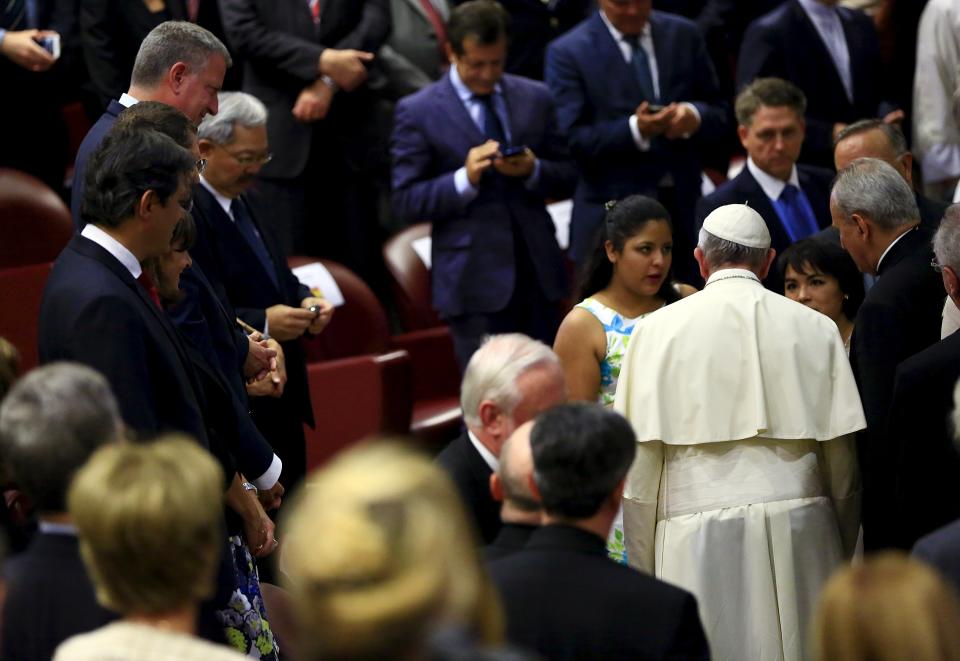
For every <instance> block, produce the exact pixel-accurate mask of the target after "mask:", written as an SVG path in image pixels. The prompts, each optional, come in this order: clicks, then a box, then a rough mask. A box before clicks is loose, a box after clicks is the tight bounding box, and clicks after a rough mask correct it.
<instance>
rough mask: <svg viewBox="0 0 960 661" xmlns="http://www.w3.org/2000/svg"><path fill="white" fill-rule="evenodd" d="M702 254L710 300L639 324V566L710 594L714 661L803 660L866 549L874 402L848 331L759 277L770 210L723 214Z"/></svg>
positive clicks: (627, 400) (630, 541)
mask: <svg viewBox="0 0 960 661" xmlns="http://www.w3.org/2000/svg"><path fill="white" fill-rule="evenodd" d="M694 255H695V257H696V259H697V262H698V263H699V264H700V272H701V274H702V275H703V277H704V278H705V279H706V282H707V284H706V286H705V287H704V289H703V291H701V292H698V293H696V294H693V295H692V296H689V297H687V298H685V299H682V300H680V301H678V302H676V303H674V304H673V305H670V306H667V307H665V308H663V309H661V310H659V311H658V312H656V313H654V314H652V315H650V316H649V317H647V318H645V319H643V320H642V321H640V322H639V323H637V325H636V328H635V329H634V331H633V335H632V337H631V340H630V344H629V347H628V350H627V352H626V355H625V356H624V359H623V366H622V371H621V374H620V381H619V385H618V388H617V394H616V401H615V404H614V408H615V409H616V410H617V411H619V412H621V413H623V414H624V415H625V416H626V417H627V418H628V419H629V420H630V422H631V424H632V425H633V427H634V429H635V430H636V433H637V441H638V448H637V455H636V459H635V460H634V464H633V467H632V468H631V470H630V474H629V476H628V477H627V484H626V490H625V492H624V499H623V508H624V532H625V536H626V543H627V558H628V560H629V561H630V564H632V565H634V566H635V567H637V568H639V569H641V570H643V571H647V572H650V573H654V574H655V575H656V576H657V578H660V579H663V580H665V581H669V582H670V583H673V584H675V585H678V586H680V587H682V588H685V589H687V590H689V591H691V592H692V593H693V594H695V595H696V597H697V600H698V601H699V605H700V617H701V619H702V621H703V625H704V628H705V629H706V632H707V638H708V639H709V641H710V646H711V649H712V652H713V658H714V660H715V661H716V660H719V661H775V660H778V659H782V660H785V661H793V660H796V661H802V660H803V659H804V658H806V654H805V650H804V648H805V641H806V637H807V628H808V623H809V622H810V619H811V615H812V613H813V610H814V606H815V602H816V598H817V595H818V593H819V591H820V587H821V586H822V585H823V583H824V582H825V581H826V580H827V578H828V577H829V576H830V574H831V573H832V572H833V570H834V569H836V568H837V566H839V565H840V564H841V563H843V562H845V561H847V560H849V559H850V558H851V556H852V554H853V550H854V546H855V545H856V540H857V533H858V529H859V516H860V483H859V476H858V472H857V460H856V449H855V444H854V437H853V433H854V432H856V431H857V430H860V429H863V428H864V427H865V426H866V422H865V420H864V416H863V408H862V407H861V404H860V396H859V394H858V392H857V387H856V385H855V383H854V379H853V373H852V371H851V369H850V363H849V362H848V360H847V356H846V353H845V352H844V349H843V342H842V341H841V339H840V334H839V332H838V331H837V326H836V324H835V323H834V322H833V321H831V320H830V318H828V317H826V316H825V315H822V314H821V313H819V312H816V311H814V310H812V309H810V308H808V307H805V306H803V305H801V304H799V303H796V302H794V301H791V300H788V299H787V298H785V297H783V296H780V295H779V294H775V293H773V292H770V291H768V290H767V289H765V288H764V287H763V285H762V284H760V281H761V279H762V278H763V277H764V276H766V274H767V271H768V270H769V268H770V265H771V263H772V261H773V258H774V257H775V251H773V250H771V249H770V234H769V232H768V231H767V226H766V224H765V223H764V221H763V218H761V217H760V215H759V214H758V213H757V212H756V211H754V210H753V209H751V208H749V207H747V206H745V205H739V204H737V205H728V206H724V207H720V208H719V209H717V210H715V211H714V212H713V213H711V214H710V215H709V216H707V218H706V220H704V223H703V229H702V230H701V233H700V242H699V246H698V247H697V249H696V250H695V252H694Z"/></svg>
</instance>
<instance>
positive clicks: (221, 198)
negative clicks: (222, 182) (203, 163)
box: [200, 175, 234, 220]
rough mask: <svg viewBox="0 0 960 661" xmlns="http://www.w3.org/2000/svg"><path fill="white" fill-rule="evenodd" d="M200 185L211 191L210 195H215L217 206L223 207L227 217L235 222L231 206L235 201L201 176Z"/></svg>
mask: <svg viewBox="0 0 960 661" xmlns="http://www.w3.org/2000/svg"><path fill="white" fill-rule="evenodd" d="M200 185H201V186H203V187H204V188H206V189H207V190H208V191H210V194H211V195H213V199H215V200H216V201H217V204H219V205H220V206H221V207H223V210H224V211H225V212H226V214H227V216H229V218H230V220H233V219H234V218H233V212H232V211H230V205H231V204H232V203H233V200H231V199H230V198H229V197H227V196H226V195H223V194H222V193H220V191H218V190H217V189H216V188H214V187H213V186H211V185H210V182H209V181H207V180H206V179H204V178H203V175H200Z"/></svg>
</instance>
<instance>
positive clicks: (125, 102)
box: [117, 92, 140, 108]
mask: <svg viewBox="0 0 960 661" xmlns="http://www.w3.org/2000/svg"><path fill="white" fill-rule="evenodd" d="M117 103H119V104H120V105H121V106H123V107H124V108H129V107H130V106H135V105H137V104H138V103H140V99H135V98H133V97H132V96H130V95H129V94H127V93H126V92H124V93H123V94H121V95H120V98H119V99H117Z"/></svg>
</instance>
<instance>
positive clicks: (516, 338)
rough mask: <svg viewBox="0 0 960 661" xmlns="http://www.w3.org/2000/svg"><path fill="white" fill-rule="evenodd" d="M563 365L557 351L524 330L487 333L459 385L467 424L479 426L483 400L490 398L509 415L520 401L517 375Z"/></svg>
mask: <svg viewBox="0 0 960 661" xmlns="http://www.w3.org/2000/svg"><path fill="white" fill-rule="evenodd" d="M548 365H550V366H556V368H557V369H559V368H560V359H559V358H557V354H555V353H554V352H553V350H552V349H551V348H550V347H548V346H547V345H546V344H544V343H543V342H539V341H537V340H534V339H531V338H529V337H527V336H526V335H524V334H522V333H506V334H503V335H491V336H489V337H487V339H486V340H485V341H484V343H483V345H482V346H481V347H480V348H479V349H477V351H476V353H474V354H473V356H472V357H471V358H470V362H469V363H468V364H467V369H466V372H464V375H463V383H462V384H461V385H460V407H461V409H463V419H464V421H465V422H466V423H467V426H472V427H479V426H480V425H481V424H482V423H481V421H480V416H479V415H478V409H479V408H480V403H481V402H483V401H484V400H490V401H492V402H493V403H494V404H496V405H497V407H499V408H500V410H501V411H503V412H504V413H505V414H507V415H512V414H513V410H514V409H515V408H516V407H517V404H519V403H520V390H519V389H518V388H517V379H519V378H520V377H521V376H522V375H523V374H525V373H526V372H529V371H530V370H532V369H535V368H538V367H546V366H548Z"/></svg>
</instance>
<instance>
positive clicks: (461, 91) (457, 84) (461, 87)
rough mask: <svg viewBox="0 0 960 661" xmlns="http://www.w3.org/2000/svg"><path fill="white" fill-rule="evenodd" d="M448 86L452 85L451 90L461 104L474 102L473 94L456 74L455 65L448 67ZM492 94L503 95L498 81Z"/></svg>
mask: <svg viewBox="0 0 960 661" xmlns="http://www.w3.org/2000/svg"><path fill="white" fill-rule="evenodd" d="M450 84H451V85H453V89H454V90H455V91H456V92H457V96H458V97H460V100H461V101H463V103H465V104H466V103H473V102H474V101H476V99H474V98H473V92H471V91H470V88H469V87H467V85H466V83H464V82H463V80H462V79H461V78H460V74H459V73H457V65H456V64H452V65H450ZM493 93H494V94H502V93H503V90H502V89H501V87H500V83H499V81H498V82H497V84H496V85H494V86H493Z"/></svg>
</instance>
